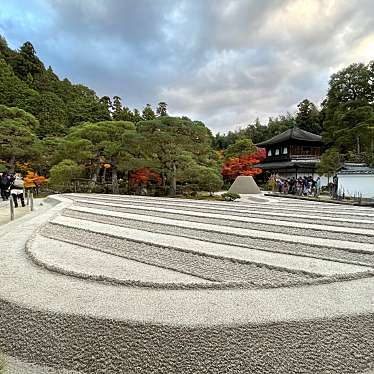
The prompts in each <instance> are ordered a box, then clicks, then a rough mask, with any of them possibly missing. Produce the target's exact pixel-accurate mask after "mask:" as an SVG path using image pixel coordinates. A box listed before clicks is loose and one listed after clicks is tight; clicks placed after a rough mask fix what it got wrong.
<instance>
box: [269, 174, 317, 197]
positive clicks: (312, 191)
mask: <svg viewBox="0 0 374 374" xmlns="http://www.w3.org/2000/svg"><path fill="white" fill-rule="evenodd" d="M270 183H271V185H272V189H273V191H276V192H280V193H284V194H292V195H297V196H314V197H318V196H319V195H320V193H321V178H320V177H317V178H316V179H314V178H313V177H312V176H304V177H298V178H295V177H291V178H282V177H279V176H278V175H272V176H271V177H270Z"/></svg>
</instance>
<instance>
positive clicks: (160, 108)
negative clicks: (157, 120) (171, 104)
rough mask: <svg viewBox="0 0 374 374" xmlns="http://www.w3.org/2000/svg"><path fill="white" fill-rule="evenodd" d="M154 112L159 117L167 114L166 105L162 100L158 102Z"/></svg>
mask: <svg viewBox="0 0 374 374" xmlns="http://www.w3.org/2000/svg"><path fill="white" fill-rule="evenodd" d="M156 113H157V115H158V116H160V117H165V116H167V115H168V105H167V104H166V103H165V102H163V101H161V102H159V103H158V106H157V109H156Z"/></svg>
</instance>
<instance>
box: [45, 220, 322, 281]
mask: <svg viewBox="0 0 374 374" xmlns="http://www.w3.org/2000/svg"><path fill="white" fill-rule="evenodd" d="M41 234H42V235H43V236H46V237H48V238H51V239H56V240H63V241H66V242H69V243H72V244H76V245H82V243H84V245H90V246H92V247H94V248H96V249H98V250H102V251H105V252H107V253H108V252H109V253H111V254H115V255H118V256H122V257H125V258H129V259H132V260H136V261H140V262H144V263H148V264H150V265H154V266H161V267H166V268H168V269H174V270H176V271H181V272H183V273H188V274H191V275H194V276H197V277H200V278H203V279H208V280H212V281H215V282H242V283H250V284H254V285H257V286H259V287H277V286H284V285H286V284H291V285H293V284H294V285H295V284H300V283H303V282H305V281H307V280H309V279H312V278H317V277H318V276H317V275H315V276H313V275H310V274H303V273H294V272H287V271H281V270H277V269H269V268H268V267H265V266H258V265H255V264H243V263H240V262H234V261H229V260H224V259H218V258H213V257H209V256H200V255H198V254H194V253H188V252H183V251H178V250H175V249H171V248H166V247H161V246H156V245H150V244H145V243H137V242H133V241H129V240H124V239H121V238H115V237H110V236H108V235H105V234H99V233H93V232H89V231H86V230H80V229H75V228H70V227H65V226H62V225H56V224H47V225H46V226H44V227H43V228H42V229H41Z"/></svg>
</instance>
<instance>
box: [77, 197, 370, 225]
mask: <svg viewBox="0 0 374 374" xmlns="http://www.w3.org/2000/svg"><path fill="white" fill-rule="evenodd" d="M93 200H94V201H93V202H92V204H95V203H96V204H98V205H101V204H102V205H104V203H105V202H107V203H109V202H110V203H116V204H121V203H123V204H126V205H132V206H134V207H135V208H136V207H137V206H138V205H139V203H140V202H136V201H134V200H126V201H123V200H119V199H117V200H116V199H113V200H110V201H109V200H108V199H100V198H95V199H93ZM76 204H80V201H79V200H77V201H76ZM141 204H142V205H143V206H147V205H149V206H150V207H154V208H165V209H169V208H170V209H181V208H183V209H184V210H185V211H187V212H204V213H212V214H214V213H215V214H227V212H228V211H229V212H230V215H232V216H237V217H251V218H261V219H268V220H274V222H275V223H276V221H277V220H280V221H287V222H299V223H312V224H313V223H316V219H321V220H322V222H323V224H324V225H326V226H338V227H355V228H366V229H373V228H374V220H373V223H365V222H362V223H361V222H357V220H359V219H360V217H356V218H355V219H354V220H356V222H354V220H351V221H350V220H349V219H348V218H347V217H344V221H343V220H334V218H337V217H335V216H331V217H327V216H325V215H324V214H321V215H320V216H316V217H318V218H316V217H308V216H307V215H306V216H304V217H300V215H296V214H293V215H291V216H290V215H289V212H288V210H287V209H285V212H286V214H284V213H280V212H265V211H264V212H260V211H259V210H260V209H261V208H260V207H259V208H258V211H256V210H253V209H249V208H248V207H245V208H242V209H238V208H234V210H233V209H231V207H228V206H226V207H222V208H221V207H219V208H215V207H200V206H194V205H191V206H190V205H187V206H182V205H180V204H167V203H156V202H152V201H141ZM311 215H313V216H315V215H314V214H311ZM338 219H342V218H341V217H340V218H338ZM365 220H366V219H365ZM369 221H370V219H369Z"/></svg>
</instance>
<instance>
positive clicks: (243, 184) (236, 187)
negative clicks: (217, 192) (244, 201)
mask: <svg viewBox="0 0 374 374" xmlns="http://www.w3.org/2000/svg"><path fill="white" fill-rule="evenodd" d="M228 192H232V193H238V194H259V193H261V191H260V189H259V188H258V186H257V184H256V182H255V180H254V179H253V177H251V176H243V175H242V176H239V177H236V179H235V182H234V183H233V184H232V185H231V187H230V189H229V191H228Z"/></svg>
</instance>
